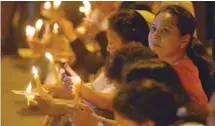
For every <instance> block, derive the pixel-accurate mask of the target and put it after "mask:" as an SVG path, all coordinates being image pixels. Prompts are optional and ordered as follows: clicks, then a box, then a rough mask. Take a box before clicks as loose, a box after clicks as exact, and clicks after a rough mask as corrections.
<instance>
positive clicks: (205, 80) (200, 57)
mask: <svg viewBox="0 0 215 126" xmlns="http://www.w3.org/2000/svg"><path fill="white" fill-rule="evenodd" d="M187 55H188V57H189V58H190V59H191V60H192V61H193V63H194V65H195V66H196V67H197V69H198V71H199V78H200V80H201V83H202V87H203V89H204V91H205V93H206V95H207V97H208V98H210V96H211V95H212V93H213V91H214V90H215V83H214V84H213V78H212V72H213V69H214V68H212V67H211V66H212V64H210V62H209V60H208V58H207V55H208V54H207V50H206V48H205V47H204V45H203V44H202V43H201V42H200V41H199V40H197V39H195V38H191V40H190V42H189V44H188V46H187Z"/></svg>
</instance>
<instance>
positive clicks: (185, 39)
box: [181, 34, 191, 48]
mask: <svg viewBox="0 0 215 126" xmlns="http://www.w3.org/2000/svg"><path fill="white" fill-rule="evenodd" d="M190 37H191V36H190V34H186V35H184V36H183V37H182V40H181V41H182V42H181V48H186V47H187V45H188V44H189V42H190Z"/></svg>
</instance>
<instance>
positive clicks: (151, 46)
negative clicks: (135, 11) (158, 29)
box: [148, 32, 154, 50]
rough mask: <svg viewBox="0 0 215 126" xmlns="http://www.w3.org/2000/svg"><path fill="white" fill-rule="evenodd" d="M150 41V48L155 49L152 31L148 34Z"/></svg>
mask: <svg viewBox="0 0 215 126" xmlns="http://www.w3.org/2000/svg"><path fill="white" fill-rule="evenodd" d="M148 43H149V48H150V49H151V50H153V49H154V46H153V44H152V35H151V32H150V33H149V35H148Z"/></svg>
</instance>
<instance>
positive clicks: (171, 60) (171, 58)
mask: <svg viewBox="0 0 215 126" xmlns="http://www.w3.org/2000/svg"><path fill="white" fill-rule="evenodd" d="M185 58H188V56H187V54H186V53H176V54H174V55H171V56H167V57H160V59H161V60H163V61H165V62H167V63H169V64H175V63H177V62H178V61H180V60H183V59H185Z"/></svg>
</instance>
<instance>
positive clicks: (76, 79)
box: [72, 76, 81, 84]
mask: <svg viewBox="0 0 215 126" xmlns="http://www.w3.org/2000/svg"><path fill="white" fill-rule="evenodd" d="M72 80H73V82H74V83H75V84H76V83H81V78H80V77H79V76H75V77H73V78H72Z"/></svg>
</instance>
